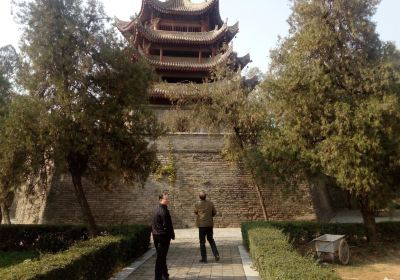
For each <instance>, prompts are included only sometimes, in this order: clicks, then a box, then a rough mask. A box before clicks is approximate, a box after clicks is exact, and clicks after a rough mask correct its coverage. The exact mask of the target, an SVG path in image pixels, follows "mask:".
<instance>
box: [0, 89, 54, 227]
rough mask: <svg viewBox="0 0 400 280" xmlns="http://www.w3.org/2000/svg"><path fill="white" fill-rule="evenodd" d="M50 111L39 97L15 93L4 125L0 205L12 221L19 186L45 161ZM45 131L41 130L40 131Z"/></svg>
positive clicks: (0, 138)
mask: <svg viewBox="0 0 400 280" xmlns="http://www.w3.org/2000/svg"><path fill="white" fill-rule="evenodd" d="M46 119H47V111H46V107H45V106H44V104H43V102H42V101H41V100H40V99H38V98H35V97H31V96H24V95H14V96H13V97H12V99H11V100H10V102H9V104H8V107H7V114H6V115H5V116H4V117H3V119H2V123H1V126H0V147H1V154H0V206H1V212H2V215H3V223H5V224H10V223H11V221H10V216H9V210H8V209H9V207H10V206H11V204H12V202H13V199H14V193H15V190H16V189H17V188H18V187H19V186H21V185H22V184H23V183H25V182H26V181H27V180H28V177H29V176H30V175H32V174H37V173H38V172H39V169H40V168H41V166H43V165H44V163H45V161H46V158H45V157H44V156H45V150H44V148H45V143H47V142H48V141H47V140H46V135H47V134H46V133H45V132H46V130H47V129H46ZM40 133H41V134H40Z"/></svg>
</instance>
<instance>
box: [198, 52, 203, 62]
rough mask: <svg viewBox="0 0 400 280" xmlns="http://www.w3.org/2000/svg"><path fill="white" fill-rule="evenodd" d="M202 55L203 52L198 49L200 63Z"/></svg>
mask: <svg viewBox="0 0 400 280" xmlns="http://www.w3.org/2000/svg"><path fill="white" fill-rule="evenodd" d="M202 56H203V52H202V51H199V63H201V57H202Z"/></svg>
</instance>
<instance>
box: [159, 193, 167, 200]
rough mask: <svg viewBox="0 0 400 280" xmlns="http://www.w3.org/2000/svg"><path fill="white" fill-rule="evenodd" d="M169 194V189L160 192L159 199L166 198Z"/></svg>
mask: <svg viewBox="0 0 400 280" xmlns="http://www.w3.org/2000/svg"><path fill="white" fill-rule="evenodd" d="M167 195H169V193H168V192H167V191H164V192H162V193H160V194H159V195H158V199H159V200H161V199H163V198H164V196H167Z"/></svg>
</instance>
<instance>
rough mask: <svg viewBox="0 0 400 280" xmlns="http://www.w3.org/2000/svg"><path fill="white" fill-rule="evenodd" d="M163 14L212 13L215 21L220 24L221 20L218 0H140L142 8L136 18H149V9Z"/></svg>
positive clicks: (194, 14)
mask: <svg viewBox="0 0 400 280" xmlns="http://www.w3.org/2000/svg"><path fill="white" fill-rule="evenodd" d="M152 10H155V11H157V12H159V13H161V14H164V15H180V16H201V15H204V14H206V13H212V14H213V16H214V19H215V21H216V23H217V24H218V25H219V26H221V25H222V24H223V21H222V19H221V15H220V12H219V0H204V2H202V3H192V1H191V0H166V1H164V2H162V1H159V0H142V8H141V10H140V13H139V15H138V18H140V19H142V20H144V19H146V18H147V19H149V18H150V15H151V11H152Z"/></svg>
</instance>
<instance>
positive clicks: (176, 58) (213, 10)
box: [116, 0, 250, 104]
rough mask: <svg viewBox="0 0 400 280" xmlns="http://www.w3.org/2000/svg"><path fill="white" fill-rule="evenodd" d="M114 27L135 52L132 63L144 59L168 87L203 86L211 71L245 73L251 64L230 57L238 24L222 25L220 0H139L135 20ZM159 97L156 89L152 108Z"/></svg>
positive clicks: (235, 56) (161, 91)
mask: <svg viewBox="0 0 400 280" xmlns="http://www.w3.org/2000/svg"><path fill="white" fill-rule="evenodd" d="M116 26H117V28H118V29H119V30H120V32H121V33H122V34H123V35H124V37H125V38H126V39H127V40H128V41H129V42H130V44H131V45H132V47H133V48H134V50H135V54H134V57H133V59H134V60H137V59H139V58H142V59H144V60H146V61H147V62H148V63H149V64H150V65H152V66H153V67H154V68H155V69H156V71H157V73H158V74H159V75H160V77H161V78H162V80H163V81H164V82H167V83H186V82H194V83H202V82H203V80H204V78H206V77H207V76H208V75H209V73H210V70H211V69H212V68H213V67H216V66H218V65H221V64H227V63H230V64H231V65H233V66H234V67H240V68H244V67H245V66H246V65H247V64H248V63H249V62H250V56H249V55H246V56H244V57H238V56H237V54H236V53H234V52H233V49H232V45H231V44H230V43H231V41H232V39H233V38H234V37H235V35H236V34H237V33H238V32H239V24H238V23H236V24H234V25H232V26H228V24H227V22H223V21H222V19H221V16H220V12H219V0H206V1H205V2H203V3H192V2H191V1H190V0H166V1H165V2H161V1H158V0H142V7H141V10H140V13H139V14H138V16H137V17H136V18H135V19H134V20H132V21H130V22H125V21H121V20H119V19H116ZM163 93H164V92H163V90H160V89H159V90H157V89H155V90H154V91H153V92H152V94H151V101H152V103H153V104H157V103H161V104H162V103H164V102H165V98H163ZM163 101H164V102H163ZM164 104H165V103H164Z"/></svg>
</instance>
